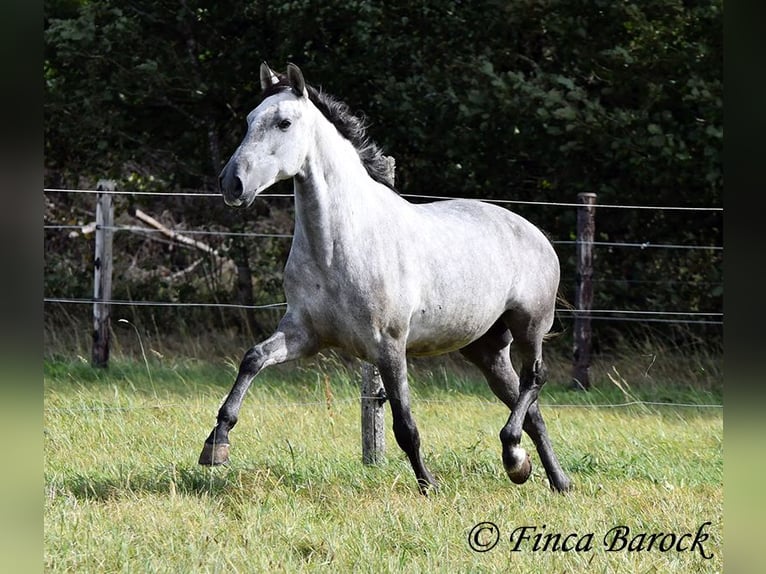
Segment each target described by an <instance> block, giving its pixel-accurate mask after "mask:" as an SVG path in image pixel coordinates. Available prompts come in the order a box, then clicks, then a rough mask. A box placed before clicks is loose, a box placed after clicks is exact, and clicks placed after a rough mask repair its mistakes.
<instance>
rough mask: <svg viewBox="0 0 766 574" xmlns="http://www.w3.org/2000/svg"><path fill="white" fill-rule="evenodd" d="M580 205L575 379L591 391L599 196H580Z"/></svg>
mask: <svg viewBox="0 0 766 574" xmlns="http://www.w3.org/2000/svg"><path fill="white" fill-rule="evenodd" d="M577 203H579V204H580V207H578V208H577V246H576V247H577V249H576V257H577V286H576V291H575V313H574V355H573V357H574V366H573V369H572V378H573V379H574V381H573V382H574V385H575V387H576V388H578V389H582V390H588V389H590V378H589V374H588V370H589V369H590V350H591V324H590V323H591V321H590V312H591V309H592V306H593V282H592V279H593V238H594V235H595V212H596V209H595V207H594V205H595V203H596V194H595V193H578V194H577Z"/></svg>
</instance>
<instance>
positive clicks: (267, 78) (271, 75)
mask: <svg viewBox="0 0 766 574" xmlns="http://www.w3.org/2000/svg"><path fill="white" fill-rule="evenodd" d="M277 82H279V77H277V74H276V72H275V71H274V70H272V69H271V68H269V65H268V64H267V63H266V62H262V63H261V89H262V90H263V91H266V90H267V89H268V88H270V87H271V86H273V85H274V84H276V83H277Z"/></svg>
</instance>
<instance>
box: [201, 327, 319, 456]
mask: <svg viewBox="0 0 766 574" xmlns="http://www.w3.org/2000/svg"><path fill="white" fill-rule="evenodd" d="M313 341H314V338H313V337H312V336H311V335H310V334H309V332H308V331H307V330H306V329H305V328H304V327H303V326H302V324H300V323H299V322H297V321H295V320H293V319H292V318H291V317H289V316H287V315H286V316H285V317H284V318H283V319H282V321H281V322H280V324H279V327H278V328H277V330H276V331H275V332H274V334H273V335H272V336H271V337H269V338H268V339H266V340H265V341H263V342H262V343H259V344H258V345H255V346H254V347H252V348H251V349H249V350H248V351H247V352H246V353H245V355H244V357H243V358H242V361H241V363H240V365H239V372H238V373H237V379H236V381H235V382H234V386H232V388H231V391H229V394H228V395H227V396H226V400H224V402H223V404H222V405H221V408H220V409H219V410H218V417H217V422H216V425H215V427H214V428H213V430H212V431H211V433H210V435H209V436H208V437H207V439H206V440H205V444H204V446H203V447H202V452H201V453H200V456H199V464H202V465H206V466H210V465H219V464H224V463H225V462H227V461H228V460H229V445H230V443H229V431H231V429H232V428H233V427H234V425H236V424H237V418H238V416H239V409H240V408H241V406H242V400H243V399H244V397H245V394H246V393H247V389H248V388H250V383H252V382H253V379H254V378H255V377H256V375H257V374H258V373H259V372H261V371H262V370H263V369H264V368H266V367H268V366H270V365H277V364H279V363H284V362H285V361H290V360H293V359H297V358H301V357H306V356H309V355H311V354H313V353H315V352H316V349H315V346H314V344H313Z"/></svg>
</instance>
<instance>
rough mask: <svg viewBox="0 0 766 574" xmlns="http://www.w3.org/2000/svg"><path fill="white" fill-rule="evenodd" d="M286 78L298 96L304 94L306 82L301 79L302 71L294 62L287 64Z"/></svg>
mask: <svg viewBox="0 0 766 574" xmlns="http://www.w3.org/2000/svg"><path fill="white" fill-rule="evenodd" d="M287 79H288V80H290V85H291V86H292V87H293V90H294V91H295V93H296V94H298V95H299V96H306V82H305V80H304V79H303V72H301V69H300V68H299V67H298V66H296V65H295V64H287Z"/></svg>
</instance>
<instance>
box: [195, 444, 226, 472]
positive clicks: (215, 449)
mask: <svg viewBox="0 0 766 574" xmlns="http://www.w3.org/2000/svg"><path fill="white" fill-rule="evenodd" d="M227 462H229V445H228V444H208V443H205V446H203V447H202V452H201V453H200V455H199V464H201V465H204V466H217V465H219V464H225V463H227Z"/></svg>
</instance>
